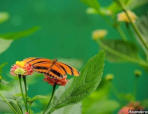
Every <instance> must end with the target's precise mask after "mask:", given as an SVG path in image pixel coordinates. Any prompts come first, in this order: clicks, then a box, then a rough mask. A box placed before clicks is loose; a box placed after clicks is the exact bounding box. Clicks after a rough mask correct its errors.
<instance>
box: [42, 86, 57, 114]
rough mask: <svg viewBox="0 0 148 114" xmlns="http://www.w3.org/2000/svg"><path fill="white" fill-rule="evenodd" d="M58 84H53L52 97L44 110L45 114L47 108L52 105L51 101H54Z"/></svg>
mask: <svg viewBox="0 0 148 114" xmlns="http://www.w3.org/2000/svg"><path fill="white" fill-rule="evenodd" d="M56 85H57V84H56V83H55V84H54V85H53V89H52V94H51V97H50V99H49V102H48V104H47V106H46V108H45V110H44V111H43V114H45V112H46V110H47V108H48V107H49V105H50V103H51V101H52V98H53V96H54V93H55V90H56Z"/></svg>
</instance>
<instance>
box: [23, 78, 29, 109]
mask: <svg viewBox="0 0 148 114" xmlns="http://www.w3.org/2000/svg"><path fill="white" fill-rule="evenodd" d="M23 82H24V86H25V102H26V105H27V111H28V104H27V98H28V94H27V81H26V76H23Z"/></svg>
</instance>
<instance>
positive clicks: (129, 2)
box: [107, 0, 148, 13]
mask: <svg viewBox="0 0 148 114" xmlns="http://www.w3.org/2000/svg"><path fill="white" fill-rule="evenodd" d="M115 1H117V0H115ZM121 1H122V2H123V3H124V5H125V6H126V7H127V8H128V9H131V10H132V9H136V8H138V7H141V6H143V5H145V4H147V3H148V0H121ZM107 9H108V10H110V11H111V12H113V13H117V12H119V11H122V8H121V7H119V5H118V4H117V3H116V2H112V4H110V5H109V6H108V7H107Z"/></svg>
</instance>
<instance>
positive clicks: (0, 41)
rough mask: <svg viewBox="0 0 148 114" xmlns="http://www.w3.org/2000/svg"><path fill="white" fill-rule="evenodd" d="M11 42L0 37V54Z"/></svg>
mask: <svg viewBox="0 0 148 114" xmlns="http://www.w3.org/2000/svg"><path fill="white" fill-rule="evenodd" d="M12 42H13V41H12V40H3V39H0V54H1V53H3V52H4V51H6V50H7V49H8V48H9V47H10V45H11V43H12Z"/></svg>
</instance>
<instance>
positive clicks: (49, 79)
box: [44, 75, 68, 86]
mask: <svg viewBox="0 0 148 114" xmlns="http://www.w3.org/2000/svg"><path fill="white" fill-rule="evenodd" d="M66 78H67V76H64V77H63V78H59V79H58V78H55V77H52V76H48V75H45V78H44V81H46V82H48V83H49V84H51V85H54V84H55V83H56V84H58V85H61V86H65V85H66V83H67V82H68V80H66Z"/></svg>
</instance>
